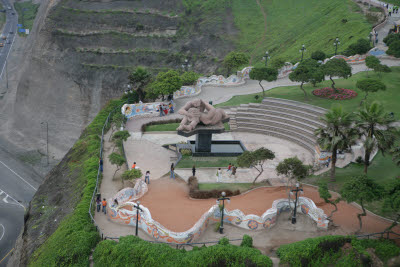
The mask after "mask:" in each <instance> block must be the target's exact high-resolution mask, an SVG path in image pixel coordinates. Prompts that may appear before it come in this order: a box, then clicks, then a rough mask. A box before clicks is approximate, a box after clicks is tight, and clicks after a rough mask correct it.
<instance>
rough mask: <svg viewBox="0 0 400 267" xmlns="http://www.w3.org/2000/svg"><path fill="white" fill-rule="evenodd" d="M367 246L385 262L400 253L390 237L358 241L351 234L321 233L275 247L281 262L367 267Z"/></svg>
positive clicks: (302, 264) (368, 263)
mask: <svg viewBox="0 0 400 267" xmlns="http://www.w3.org/2000/svg"><path fill="white" fill-rule="evenodd" d="M367 248H374V249H375V253H376V255H377V256H378V257H379V258H380V259H381V260H382V261H384V262H385V261H387V260H388V259H390V258H391V257H394V256H397V255H399V253H400V248H399V247H397V246H396V245H395V244H394V243H393V242H392V241H390V240H377V239H376V240H367V239H364V240H360V239H357V238H356V237H354V236H321V237H317V238H308V239H305V240H303V241H300V242H296V243H291V244H287V245H283V246H281V247H279V249H278V250H277V252H276V253H277V255H278V257H279V258H280V260H281V263H289V264H290V266H327V265H335V266H368V265H370V263H371V259H370V255H369V253H368V252H367V251H366V249H367Z"/></svg>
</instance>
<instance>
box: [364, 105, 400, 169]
mask: <svg viewBox="0 0 400 267" xmlns="http://www.w3.org/2000/svg"><path fill="white" fill-rule="evenodd" d="M357 116H358V119H359V121H358V122H357V128H359V129H360V131H361V135H362V136H363V137H364V149H365V154H364V173H365V174H367V171H368V166H369V160H370V156H371V154H372V151H374V150H375V149H378V151H381V152H382V154H383V153H385V152H386V151H387V150H389V149H390V148H392V147H393V145H394V142H395V139H396V132H395V128H394V127H392V126H390V124H391V123H392V122H393V121H394V119H393V118H392V117H390V116H389V114H387V113H386V112H385V108H384V107H383V105H382V104H380V103H378V102H376V101H374V102H372V103H371V104H365V105H364V106H363V107H362V108H361V109H360V110H359V111H358V112H357Z"/></svg>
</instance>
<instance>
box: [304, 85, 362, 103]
mask: <svg viewBox="0 0 400 267" xmlns="http://www.w3.org/2000/svg"><path fill="white" fill-rule="evenodd" d="M336 90H337V92H335V90H333V88H330V87H325V88H320V89H315V90H314V91H312V94H313V95H315V96H317V97H321V98H326V99H334V100H346V99H352V98H355V97H356V96H357V92H356V91H354V90H351V89H344V88H337V89H336Z"/></svg>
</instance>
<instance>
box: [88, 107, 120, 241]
mask: <svg viewBox="0 0 400 267" xmlns="http://www.w3.org/2000/svg"><path fill="white" fill-rule="evenodd" d="M125 103H127V102H124V103H122V104H125ZM116 110H119V111H120V110H121V107H117V108H115V109H113V110H112V111H110V113H108V116H107V119H106V121H105V122H104V125H103V129H102V130H101V142H100V158H101V159H102V158H103V143H104V131H105V129H107V125H108V123H109V122H110V118H111V114H113V113H114V112H115V111H116ZM101 175H102V172H101V171H100V163H99V167H98V169H97V178H96V187H95V188H94V190H93V195H92V199H91V201H90V205H89V216H90V219H91V220H92V222H93V224H94V226H95V227H96V230H97V231H98V232H99V234H100V235H101V239H104V234H103V232H102V231H101V229H100V227H99V226H98V225H97V223H96V220H95V219H94V217H93V215H92V207H93V204H94V200H95V195H96V192H97V191H98V188H99V179H100V177H101ZM106 238H107V237H106Z"/></svg>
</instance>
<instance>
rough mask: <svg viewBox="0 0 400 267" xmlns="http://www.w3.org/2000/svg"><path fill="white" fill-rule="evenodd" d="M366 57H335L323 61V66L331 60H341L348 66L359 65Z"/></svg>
mask: <svg viewBox="0 0 400 267" xmlns="http://www.w3.org/2000/svg"><path fill="white" fill-rule="evenodd" d="M366 57H367V55H354V56H350V57H346V56H342V55H336V56H333V57H331V58H327V59H325V61H324V64H325V63H326V62H327V61H329V60H330V59H333V58H343V59H344V60H345V61H346V62H347V63H348V64H359V63H363V62H364V61H365V58H366Z"/></svg>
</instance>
